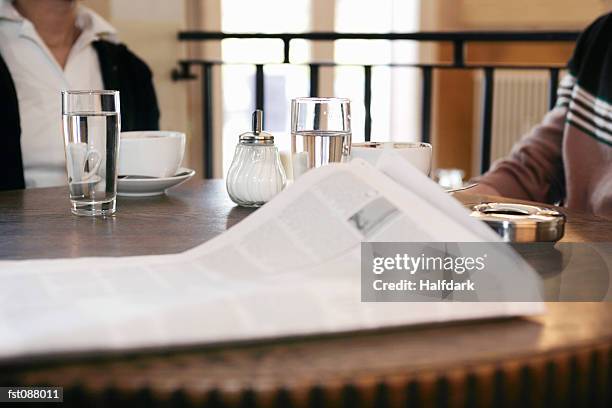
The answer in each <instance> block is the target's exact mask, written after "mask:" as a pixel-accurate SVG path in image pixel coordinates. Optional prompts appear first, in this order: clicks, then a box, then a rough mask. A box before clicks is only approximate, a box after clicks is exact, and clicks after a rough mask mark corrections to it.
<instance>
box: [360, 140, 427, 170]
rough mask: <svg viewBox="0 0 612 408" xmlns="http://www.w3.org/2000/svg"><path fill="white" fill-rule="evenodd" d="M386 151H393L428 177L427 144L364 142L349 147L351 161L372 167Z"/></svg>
mask: <svg viewBox="0 0 612 408" xmlns="http://www.w3.org/2000/svg"><path fill="white" fill-rule="evenodd" d="M386 149H393V151H394V152H396V153H398V154H399V155H400V156H401V157H402V158H404V159H406V160H407V161H408V162H410V164H412V165H413V166H414V167H416V168H417V169H419V170H420V171H421V172H422V173H423V174H425V175H427V176H429V172H430V171H431V155H432V149H431V145H430V144H429V143H410V142H365V143H353V144H352V145H351V159H353V158H356V157H358V158H360V159H363V160H365V161H367V162H368V163H370V164H371V165H373V166H376V163H377V162H378V159H379V158H380V156H381V154H382V153H383V152H384V151H385V150H386Z"/></svg>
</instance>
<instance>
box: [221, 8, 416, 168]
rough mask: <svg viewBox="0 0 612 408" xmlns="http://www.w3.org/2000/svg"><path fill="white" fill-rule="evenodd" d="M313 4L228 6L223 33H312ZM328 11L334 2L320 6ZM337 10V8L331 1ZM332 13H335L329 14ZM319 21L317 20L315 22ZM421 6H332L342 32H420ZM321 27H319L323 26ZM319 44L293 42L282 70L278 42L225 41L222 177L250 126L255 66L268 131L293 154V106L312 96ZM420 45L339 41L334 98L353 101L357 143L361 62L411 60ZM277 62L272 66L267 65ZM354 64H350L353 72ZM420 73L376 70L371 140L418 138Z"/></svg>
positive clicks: (224, 10)
mask: <svg viewBox="0 0 612 408" xmlns="http://www.w3.org/2000/svg"><path fill="white" fill-rule="evenodd" d="M330 2H333V0H330ZM317 4H319V6H320V4H321V2H317V1H314V0H313V1H311V0H292V1H286V0H259V1H250V0H223V1H222V24H221V27H222V30H223V31H224V32H260V33H284V32H287V33H296V32H307V31H311V30H312V29H311V27H312V26H313V24H312V23H313V22H312V21H311V18H312V17H311V16H313V15H315V16H316V15H317V10H315V12H314V13H313V10H311V8H312V7H315V6H317ZM323 4H326V6H328V7H329V3H323ZM332 5H333V3H332ZM332 11H333V8H332ZM314 18H316V17H314ZM418 22H419V0H409V1H405V0H378V1H376V2H371V1H369V0H335V24H334V27H329V28H328V29H327V30H329V31H332V30H335V31H339V32H382V33H385V32H392V31H401V32H406V31H416V30H418ZM319 28H320V27H319ZM317 46H320V45H319V44H318V43H317V42H312V43H310V42H307V41H301V40H292V42H291V55H290V57H291V62H292V63H294V64H296V65H293V64H292V65H288V64H282V59H283V55H282V54H283V44H282V42H281V41H280V40H225V41H223V44H222V57H223V59H224V61H227V62H230V64H228V65H225V66H224V67H223V69H222V77H223V79H222V81H223V82H222V89H223V103H224V106H223V135H222V137H223V174H225V173H226V171H227V169H228V168H229V165H230V163H231V159H232V156H233V151H234V147H235V145H236V143H237V140H238V135H239V134H240V133H242V132H245V131H248V130H249V129H250V126H251V119H250V118H251V113H252V111H253V109H254V106H255V67H254V65H253V64H254V63H266V65H265V66H264V77H265V80H264V83H265V85H264V94H265V106H264V125H265V129H266V130H268V131H270V132H272V133H274V135H275V136H276V143H277V145H278V146H279V149H281V150H289V148H290V129H289V127H290V117H289V113H290V101H291V99H293V98H295V97H298V96H305V95H308V94H309V76H308V75H309V72H308V67H307V66H304V65H299V63H305V62H309V61H310V56H311V47H317ZM417 59H418V48H417V45H416V44H412V43H408V42H398V41H395V42H391V41H371V40H370V41H367V40H363V41H362V40H359V41H358V40H341V41H337V42H336V43H335V49H334V60H335V61H336V62H337V63H341V64H348V65H349V66H343V67H337V68H336V69H335V70H334V73H335V75H334V84H333V92H334V94H335V95H336V96H342V97H348V98H350V99H351V101H352V124H353V140H354V141H362V140H363V139H364V131H363V129H364V120H365V119H364V118H365V109H364V106H363V101H364V74H363V67H361V66H360V65H362V64H381V63H382V64H386V63H390V62H414V61H416V60H417ZM271 62H273V64H270V63H271ZM350 64H353V65H352V66H350ZM419 75H420V73H419V72H418V71H417V70H415V69H409V68H393V69H391V68H389V67H374V68H373V69H372V138H373V140H418V139H419V133H418V130H419V129H420V123H419V110H418V109H416V107H417V106H418V103H419V99H418V98H419V95H420V78H419Z"/></svg>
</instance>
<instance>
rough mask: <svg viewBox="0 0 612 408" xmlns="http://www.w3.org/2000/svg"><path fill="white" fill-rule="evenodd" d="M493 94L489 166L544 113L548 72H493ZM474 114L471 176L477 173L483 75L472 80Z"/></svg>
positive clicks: (546, 106)
mask: <svg viewBox="0 0 612 408" xmlns="http://www.w3.org/2000/svg"><path fill="white" fill-rule="evenodd" d="M494 75H495V76H494V82H495V85H494V91H493V124H492V131H491V134H492V140H491V163H493V162H494V161H495V160H497V159H499V158H501V157H504V156H506V155H507V154H508V153H509V152H510V149H512V146H513V145H514V144H515V143H516V141H518V140H519V139H520V138H521V137H522V136H523V135H524V134H525V133H527V132H528V131H529V130H530V129H531V128H532V127H533V126H534V125H536V124H537V123H539V122H540V120H541V119H542V117H543V116H544V114H546V112H547V111H548V79H549V75H548V71H546V70H529V71H522V70H502V69H500V70H495V74H494ZM475 84H476V89H475V93H474V95H475V96H476V98H475V99H474V101H475V102H474V103H475V109H474V112H476V116H475V122H474V123H475V124H476V126H475V131H476V135H475V137H476V139H475V141H476V143H474V146H475V150H474V156H473V157H474V158H475V159H476V160H474V162H475V163H473V170H474V174H479V172H480V143H479V141H480V127H481V120H482V116H481V115H482V97H481V96H482V90H483V84H484V76H483V75H479V76H478V78H477V80H476V81H475Z"/></svg>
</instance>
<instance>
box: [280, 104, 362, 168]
mask: <svg viewBox="0 0 612 408" xmlns="http://www.w3.org/2000/svg"><path fill="white" fill-rule="evenodd" d="M350 154H351V103H350V101H349V100H348V99H344V98H296V99H293V100H292V101H291V165H292V169H293V178H294V179H297V178H298V177H299V176H301V175H302V174H304V173H305V172H306V171H308V170H309V169H312V168H315V167H320V166H323V165H325V164H328V163H335V162H343V161H347V160H348V158H349V156H350Z"/></svg>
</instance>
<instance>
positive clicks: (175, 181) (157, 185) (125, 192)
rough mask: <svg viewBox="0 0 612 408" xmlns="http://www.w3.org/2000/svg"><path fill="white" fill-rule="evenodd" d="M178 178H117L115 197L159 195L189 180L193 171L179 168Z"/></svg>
mask: <svg viewBox="0 0 612 408" xmlns="http://www.w3.org/2000/svg"><path fill="white" fill-rule="evenodd" d="M181 173H186V174H182V175H180V176H172V177H162V178H133V177H130V178H119V179H117V195H119V196H122V197H148V196H156V195H161V194H164V193H165V192H166V190H167V189H169V188H170V187H175V186H178V185H179V184H181V183H183V182H185V181H187V180H189V179H190V178H191V177H193V175H194V174H195V170H192V169H188V168H185V167H181V168H180V169H178V170H177V171H176V174H181Z"/></svg>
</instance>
